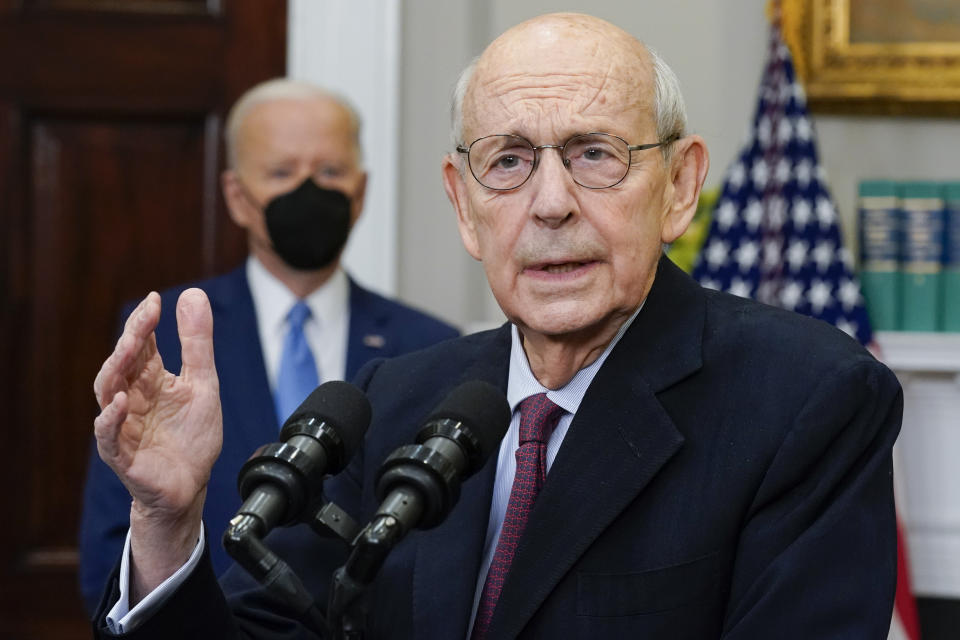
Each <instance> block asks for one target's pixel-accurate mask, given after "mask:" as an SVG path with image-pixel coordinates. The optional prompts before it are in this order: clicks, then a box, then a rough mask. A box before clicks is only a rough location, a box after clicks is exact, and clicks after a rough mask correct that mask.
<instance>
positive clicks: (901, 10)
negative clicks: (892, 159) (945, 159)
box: [781, 0, 960, 117]
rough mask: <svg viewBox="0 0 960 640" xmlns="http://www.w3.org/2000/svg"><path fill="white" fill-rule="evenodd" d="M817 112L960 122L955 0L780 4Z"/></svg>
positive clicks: (958, 6)
mask: <svg viewBox="0 0 960 640" xmlns="http://www.w3.org/2000/svg"><path fill="white" fill-rule="evenodd" d="M781 11H782V26H783V34H784V39H785V40H786V41H787V44H788V45H789V46H790V49H791V51H792V53H793V57H794V64H795V66H796V68H797V73H798V74H799V75H800V77H801V78H802V79H803V81H804V86H805V88H806V91H807V98H808V101H809V105H810V108H811V109H812V110H814V111H821V112H833V113H857V114H887V115H890V114H896V115H917V116H930V115H936V116H948V117H958V116H960V2H958V0H781Z"/></svg>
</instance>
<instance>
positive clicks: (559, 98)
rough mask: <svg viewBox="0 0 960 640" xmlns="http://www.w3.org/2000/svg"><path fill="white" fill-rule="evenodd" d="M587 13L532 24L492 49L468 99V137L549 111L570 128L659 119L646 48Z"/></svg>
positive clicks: (558, 124) (473, 80)
mask: <svg viewBox="0 0 960 640" xmlns="http://www.w3.org/2000/svg"><path fill="white" fill-rule="evenodd" d="M581 18H585V17H580V16H577V17H575V18H573V19H551V20H545V21H532V22H531V23H524V24H522V25H519V26H518V27H515V28H514V29H511V30H510V31H507V32H506V33H505V34H503V35H502V36H501V37H500V38H498V39H497V40H495V41H494V42H493V43H492V44H491V45H490V46H489V47H488V48H487V50H486V51H485V52H484V54H483V55H482V56H481V57H480V60H479V61H478V63H477V67H476V70H475V72H474V75H473V77H472V78H471V81H470V84H469V86H468V89H467V94H466V96H465V99H464V105H463V123H464V129H465V131H464V133H465V137H467V138H470V136H471V135H473V134H476V135H486V134H489V133H491V131H488V129H490V128H491V127H493V128H496V127H502V126H503V125H504V124H505V123H508V122H509V123H512V124H514V125H518V126H522V124H523V123H537V122H542V121H543V120H544V119H545V118H546V119H550V120H551V121H552V122H551V126H552V127H553V128H559V129H565V128H569V129H570V131H569V132H573V131H574V130H576V129H578V128H580V127H581V126H583V125H584V123H593V122H596V123H598V126H601V125H602V124H603V123H604V122H605V121H607V120H610V121H614V122H618V123H621V125H622V128H623V129H629V130H633V129H636V128H637V127H638V126H642V125H643V124H645V123H647V124H649V125H650V126H651V127H652V126H654V125H653V118H654V114H653V103H654V95H653V79H652V64H651V61H650V56H649V53H648V52H647V50H646V48H645V47H644V46H643V44H642V43H640V42H639V41H637V40H636V39H635V38H633V36H631V35H629V34H627V33H626V32H624V31H622V30H621V29H619V28H617V27H614V26H613V25H611V24H609V23H606V22H603V21H597V20H595V19H589V20H584V19H581ZM505 132H506V131H505Z"/></svg>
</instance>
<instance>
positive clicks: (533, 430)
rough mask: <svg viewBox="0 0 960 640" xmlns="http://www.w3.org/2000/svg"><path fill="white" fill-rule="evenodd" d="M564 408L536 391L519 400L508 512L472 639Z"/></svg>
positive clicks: (489, 614) (477, 636)
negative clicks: (518, 422) (517, 434)
mask: <svg viewBox="0 0 960 640" xmlns="http://www.w3.org/2000/svg"><path fill="white" fill-rule="evenodd" d="M561 415H563V409H562V408H560V407H558V406H557V405H555V404H553V402H551V401H550V400H548V399H547V394H545V393H538V394H537V395H534V396H530V397H529V398H527V399H526V400H524V401H523V402H521V403H520V447H519V448H518V449H517V475H516V476H515V477H514V478H513V488H511V489H510V500H509V501H508V502H507V512H506V514H505V515H504V517H503V528H502V529H501V530H500V540H499V541H498V542H497V549H496V551H495V552H494V554H493V561H492V562H491V563H490V570H489V571H488V572H487V579H486V581H485V582H484V584H483V593H482V594H481V595H480V604H479V606H478V607H477V617H476V619H475V620H474V622H473V634H472V636H471V638H472V640H482V639H483V638H484V637H485V636H486V634H487V628H488V627H489V626H490V620H491V618H493V610H494V608H495V607H496V606H497V599H498V598H499V597H500V591H501V590H502V589H503V582H504V579H505V578H506V577H507V571H509V570H510V563H511V562H512V561H513V554H514V553H515V552H516V550H517V543H518V542H520V536H521V534H523V530H524V528H525V527H526V526H527V517H528V516H529V515H530V510H531V509H532V508H533V502H534V500H536V499H537V494H538V493H539V492H540V487H542V486H543V482H544V480H546V477H547V444H546V443H547V440H549V439H550V434H551V433H553V429H554V427H556V426H557V421H558V420H559V419H560V416H561Z"/></svg>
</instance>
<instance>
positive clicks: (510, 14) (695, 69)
mask: <svg viewBox="0 0 960 640" xmlns="http://www.w3.org/2000/svg"><path fill="white" fill-rule="evenodd" d="M764 6H765V0H671V1H670V2H653V1H649V0H648V1H646V2H626V1H624V0H590V1H589V2H585V1H582V0H581V1H569V2H558V1H549V0H525V1H524V2H517V1H516V0H490V1H489V2H471V1H468V0H444V1H441V0H406V1H405V2H404V3H403V23H404V25H403V44H402V62H401V94H402V97H401V105H402V106H401V114H400V121H401V123H402V129H401V136H402V143H401V151H400V159H399V169H398V176H399V180H400V209H399V220H398V228H399V238H398V242H399V250H398V260H399V263H398V269H399V273H398V276H399V277H398V283H399V288H398V292H399V294H400V296H401V297H403V298H404V299H406V300H409V301H412V302H414V303H415V304H419V305H421V306H423V307H426V308H428V309H431V310H433V311H435V312H437V313H440V314H441V315H443V316H444V317H446V318H448V319H449V320H451V321H454V322H457V323H459V324H461V325H462V326H463V325H470V324H471V323H473V322H476V321H487V322H489V321H494V320H498V319H500V318H501V316H500V314H499V310H498V309H497V307H496V305H495V303H494V302H493V301H492V299H491V296H490V295H489V293H488V291H487V289H486V286H485V283H484V280H483V277H482V271H481V269H480V268H479V267H478V266H477V265H476V264H474V263H473V261H472V260H471V259H470V258H469V257H468V256H467V255H466V253H465V252H464V251H463V249H462V248H461V247H460V244H459V240H458V237H457V235H456V227H455V224H454V220H453V213H452V210H451V208H450V205H449V203H448V202H447V200H446V197H445V196H444V194H443V191H442V187H441V183H440V178H439V164H440V158H441V157H442V154H443V153H444V151H445V150H446V149H447V127H448V113H447V103H448V97H449V91H450V89H451V87H452V85H453V83H454V81H455V78H456V74H457V72H458V71H459V70H460V68H462V66H463V65H464V64H466V62H467V61H469V59H470V58H472V57H473V56H474V55H476V54H477V53H479V52H480V51H481V50H482V48H483V46H485V45H486V43H488V42H489V41H490V39H492V38H493V37H495V36H496V35H497V34H498V33H500V32H501V31H503V30H504V29H506V28H508V27H509V26H511V25H513V24H516V23H517V22H519V21H521V20H524V19H527V18H529V17H532V16H535V15H539V14H541V13H546V12H549V11H559V10H573V11H584V12H588V13H592V14H593V15H597V16H599V17H602V18H605V19H608V20H610V21H612V22H614V23H616V24H618V25H620V26H621V27H623V28H624V29H626V30H627V31H629V32H630V33H632V34H634V35H636V36H637V37H639V38H640V39H642V40H644V41H645V42H647V43H648V44H649V45H650V46H652V47H654V48H655V49H657V50H658V51H659V52H660V53H661V55H662V56H663V57H664V58H665V59H666V60H667V62H668V63H669V64H670V65H671V66H672V67H673V68H674V70H675V71H676V72H677V75H678V76H679V78H680V82H681V86H682V87H683V91H684V95H685V97H686V99H687V105H688V112H689V122H690V129H691V130H692V131H694V132H696V133H699V134H700V135H702V136H703V137H704V138H705V139H706V141H707V145H708V147H709V148H710V151H711V159H712V160H711V169H710V173H709V174H708V177H707V182H708V185H718V184H720V183H721V182H722V179H723V174H724V172H725V170H726V168H727V166H728V165H729V164H730V163H731V161H732V160H733V158H734V157H735V155H736V153H737V152H738V150H739V147H740V145H741V144H742V143H743V141H744V139H745V136H746V132H747V129H748V126H749V124H750V121H751V118H752V115H753V109H754V103H755V100H756V88H757V84H758V81H759V77H760V73H761V71H762V67H763V63H764V56H765V49H766V40H767V24H766V21H765V17H764ZM814 122H815V126H816V130H817V133H818V139H819V143H820V153H821V161H822V163H823V165H824V168H825V169H826V172H827V177H828V181H829V184H830V185H831V188H832V190H833V194H834V197H835V200H836V202H837V206H838V207H839V209H840V212H841V216H842V222H843V225H844V232H845V234H846V236H847V238H848V243H851V245H852V243H853V242H854V240H855V225H854V220H855V214H856V188H857V183H858V181H859V180H860V179H863V178H869V177H894V178H936V179H946V178H953V179H960V151H958V143H960V120H921V119H910V118H857V117H842V118H841V117H828V116H819V115H815V117H814ZM851 248H854V247H853V246H851Z"/></svg>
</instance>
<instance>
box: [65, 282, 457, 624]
mask: <svg viewBox="0 0 960 640" xmlns="http://www.w3.org/2000/svg"><path fill="white" fill-rule="evenodd" d="M188 286H196V287H199V288H201V289H203V290H204V291H205V292H206V294H207V297H208V298H209V299H210V306H211V308H212V310H213V326H214V357H215V359H216V365H217V375H218V376H219V377H220V400H221V403H222V406H223V449H222V452H221V454H220V457H219V459H218V460H217V462H216V464H215V465H214V467H213V471H212V474H211V476H210V485H209V490H208V493H207V502H206V506H205V508H204V522H205V525H206V528H207V534H208V536H209V539H210V541H211V556H212V559H213V565H214V569H215V570H216V572H217V574H220V573H222V572H223V571H224V570H226V568H227V567H228V566H229V565H230V564H231V559H230V557H229V556H228V555H227V554H226V552H225V551H224V550H223V547H222V545H221V544H220V538H221V536H222V535H223V531H224V530H225V529H226V525H227V523H228V521H229V520H230V518H232V517H233V516H234V515H235V514H236V510H237V508H238V507H239V506H240V497H239V494H238V492H237V485H236V483H237V474H238V472H239V471H240V467H241V465H242V464H243V463H244V462H245V461H246V459H247V458H248V457H249V456H250V454H252V453H253V451H254V450H255V449H256V448H257V447H259V446H260V445H262V444H265V443H268V442H273V441H276V440H277V436H278V434H279V426H278V425H277V418H276V413H275V410H274V404H273V397H272V395H271V392H270V387H269V384H268V382H267V374H266V368H265V366H264V363H263V350H262V349H261V346H260V338H259V333H258V329H257V319H256V315H255V311H254V307H253V299H252V297H251V295H250V288H249V286H248V284H247V277H246V269H245V267H243V266H241V267H239V268H237V269H235V270H233V271H231V272H230V273H228V274H225V275H223V276H220V277H216V278H213V279H210V280H206V281H203V282H199V283H195V284H192V285H184V286H181V287H177V288H174V289H170V290H168V291H165V292H163V294H162V296H161V297H162V302H161V309H162V314H161V318H160V323H159V325H158V326H157V329H156V336H157V347H158V349H159V351H160V355H161V357H162V358H163V363H164V366H165V367H166V368H167V370H168V371H173V372H179V371H180V366H181V362H180V340H179V337H178V335H177V325H176V314H175V313H174V311H175V309H176V301H177V298H178V297H179V295H180V293H181V292H182V291H183V290H184V289H186V288H187V287H188ZM349 295H350V302H349V304H350V327H349V337H348V342H347V361H346V377H347V379H348V380H349V379H351V378H353V377H354V376H355V375H356V374H357V371H358V370H359V369H360V368H361V366H362V365H363V364H365V363H366V362H367V361H369V360H371V359H373V358H376V357H392V356H396V355H400V354H402V353H407V352H410V351H415V350H417V349H421V348H423V347H425V346H428V345H431V344H433V343H435V342H438V341H440V340H444V339H447V338H452V337H455V336H457V335H459V332H458V331H457V330H456V329H454V328H453V327H451V326H449V325H447V324H445V323H443V322H441V321H439V320H437V319H435V318H433V317H430V316H428V315H426V314H423V313H421V312H419V311H416V310H413V309H411V308H410V307H407V306H404V305H402V304H400V303H398V302H394V301H392V300H388V299H387V298H384V297H382V296H379V295H377V294H375V293H373V292H371V291H368V290H366V289H364V288H362V287H360V286H359V285H357V284H356V283H354V282H353V281H352V280H351V281H350V294H349ZM130 311H132V306H131V307H128V308H127V309H125V310H124V312H123V314H122V317H123V318H126V317H127V315H129V313H130ZM129 514H130V494H129V493H128V492H127V490H126V489H125V488H124V487H123V485H122V484H121V483H120V481H119V480H118V479H117V477H116V476H115V475H114V473H113V472H112V471H111V470H110V468H109V467H107V465H106V464H104V463H103V462H102V461H101V460H100V458H99V456H98V455H97V452H96V447H93V449H92V451H91V454H90V460H89V464H88V471H87V482H86V486H85V488H84V506H83V515H82V521H81V527H80V583H81V591H82V594H83V597H84V601H85V603H86V605H87V607H88V610H89V611H91V612H92V611H93V610H94V608H95V607H96V605H97V602H99V600H100V595H101V593H102V591H103V587H104V585H105V584H106V581H107V577H108V576H109V574H110V569H111V568H112V567H113V564H114V562H115V561H116V558H117V554H118V553H119V552H120V550H121V549H122V547H123V541H124V538H125V536H126V530H127V527H128V526H129Z"/></svg>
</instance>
